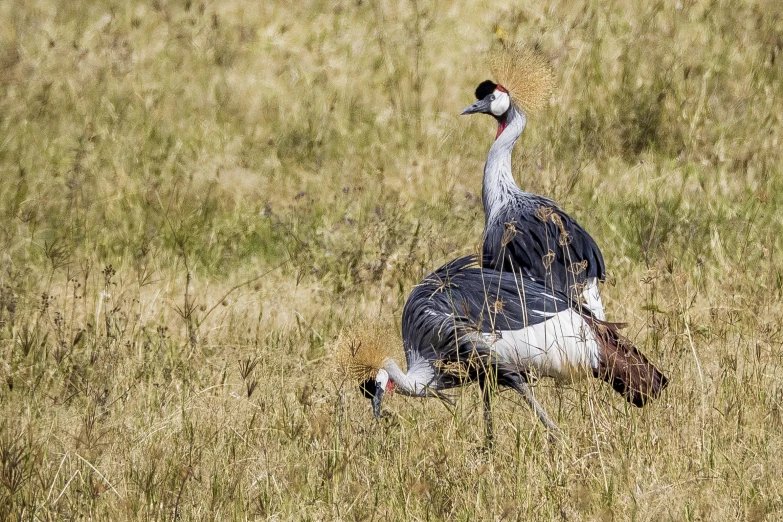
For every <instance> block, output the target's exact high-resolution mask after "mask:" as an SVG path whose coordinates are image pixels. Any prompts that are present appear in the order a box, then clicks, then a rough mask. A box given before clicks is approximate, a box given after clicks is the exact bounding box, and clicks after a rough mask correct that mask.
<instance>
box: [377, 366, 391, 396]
mask: <svg viewBox="0 0 783 522" xmlns="http://www.w3.org/2000/svg"><path fill="white" fill-rule="evenodd" d="M375 383H376V384H377V385H378V386H379V387H380V388H381V389H382V390H383V391H386V386H387V385H388V384H389V373H388V372H387V371H386V370H384V369H383V368H381V369H380V370H378V375H376V376H375Z"/></svg>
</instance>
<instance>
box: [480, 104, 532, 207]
mask: <svg viewBox="0 0 783 522" xmlns="http://www.w3.org/2000/svg"><path fill="white" fill-rule="evenodd" d="M506 118H507V119H506V121H507V125H506V128H505V129H503V132H502V133H501V134H500V136H498V137H497V139H496V140H495V143H493V144H492V147H490V148H489V154H488V155H487V163H486V165H484V185H483V187H482V194H481V199H482V201H483V203H484V215H485V217H486V220H487V222H489V220H490V218H491V217H492V216H493V215H494V213H496V212H497V211H499V210H500V209H501V208H502V207H503V206H504V205H505V203H506V202H507V201H508V200H509V199H510V198H511V197H512V196H513V194H514V193H518V192H520V190H519V187H517V184H516V183H515V182H514V177H513V176H512V175H511V151H512V150H513V149H514V144H515V143H516V142H517V138H519V135H520V134H522V131H523V130H525V124H526V123H527V118H526V117H525V113H523V112H522V111H521V110H519V109H517V108H516V107H515V106H514V105H511V107H510V108H509V110H508V114H507V116H506Z"/></svg>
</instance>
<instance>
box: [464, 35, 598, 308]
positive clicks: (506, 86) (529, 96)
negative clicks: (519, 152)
mask: <svg viewBox="0 0 783 522" xmlns="http://www.w3.org/2000/svg"><path fill="white" fill-rule="evenodd" d="M490 62H491V66H492V70H493V75H494V76H495V78H496V79H497V80H498V81H500V83H495V82H493V81H491V80H486V81H484V82H482V83H481V84H480V85H479V86H478V88H477V89H476V93H475V94H476V98H477V99H478V101H477V102H476V103H474V104H473V105H471V106H470V107H467V108H466V109H465V110H463V111H462V114H489V115H491V116H492V117H494V118H495V120H497V123H498V129H497V135H496V137H495V142H494V143H493V144H492V146H491V147H490V149H489V154H488V155H487V162H486V165H485V166H484V181H483V188H482V200H483V203H484V215H485V228H484V241H483V249H482V250H483V263H484V266H487V267H490V268H494V269H495V270H502V271H513V272H515V273H517V274H518V275H523V276H526V277H530V278H532V279H534V280H535V281H538V282H540V283H541V284H543V285H544V286H546V287H547V288H552V289H554V290H557V291H559V292H562V293H565V294H567V295H569V296H574V295H582V296H583V298H584V301H585V304H586V306H587V308H589V309H590V311H592V313H593V315H594V316H595V317H596V318H597V319H600V320H604V319H605V315H604V307H603V303H602V302H601V296H600V294H599V291H598V282H599V281H603V280H604V279H605V278H606V272H605V268H604V259H603V256H602V255H601V250H600V249H599V248H598V245H596V243H595V241H594V240H593V238H592V237H590V234H588V233H587V232H586V231H585V230H584V229H583V228H582V227H581V226H580V225H579V223H577V222H576V220H575V219H573V218H572V217H571V216H569V215H568V214H566V213H565V212H564V211H563V210H562V209H561V208H560V207H559V206H558V205H557V203H555V202H554V201H552V200H551V199H549V198H546V197H544V196H539V195H537V194H530V193H528V192H524V191H522V190H521V189H520V188H519V187H518V186H517V184H516V183H515V182H514V177H513V176H512V173H511V152H512V150H513V148H514V144H515V143H516V141H517V138H519V135H520V134H522V131H523V130H524V129H525V125H526V124H527V116H526V111H528V112H529V111H533V110H536V109H538V108H540V107H541V106H543V105H544V103H545V102H546V100H547V98H548V96H549V93H550V92H551V89H552V85H553V83H554V79H553V75H552V69H551V67H550V66H549V63H548V62H547V61H546V60H545V59H544V58H543V57H541V56H540V55H538V54H537V53H535V52H533V51H531V50H529V49H525V48H523V47H515V46H507V47H503V48H501V49H499V50H498V51H496V52H495V53H494V54H492V55H491V56H490Z"/></svg>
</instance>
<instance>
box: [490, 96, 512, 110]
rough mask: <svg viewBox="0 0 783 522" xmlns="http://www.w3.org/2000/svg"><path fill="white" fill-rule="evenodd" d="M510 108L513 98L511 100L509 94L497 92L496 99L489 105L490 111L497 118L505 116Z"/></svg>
mask: <svg viewBox="0 0 783 522" xmlns="http://www.w3.org/2000/svg"><path fill="white" fill-rule="evenodd" d="M510 106H511V98H509V96H508V93H505V92H503V91H500V90H496V91H495V99H494V100H493V101H492V103H490V104H489V110H490V111H492V114H494V115H495V116H503V115H504V114H505V113H506V111H507V110H508V108H509V107H510Z"/></svg>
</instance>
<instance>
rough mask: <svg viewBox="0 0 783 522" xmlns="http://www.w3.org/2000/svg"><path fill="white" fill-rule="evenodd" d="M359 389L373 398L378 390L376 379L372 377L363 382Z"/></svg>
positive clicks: (369, 397) (366, 395)
mask: <svg viewBox="0 0 783 522" xmlns="http://www.w3.org/2000/svg"><path fill="white" fill-rule="evenodd" d="M359 389H360V390H362V393H363V394H364V396H365V397H366V398H368V399H372V398H373V397H375V393H376V392H377V391H378V385H377V384H376V383H375V379H374V378H372V377H371V378H369V379H367V380H366V381H364V382H363V383H361V384H360V385H359Z"/></svg>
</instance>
